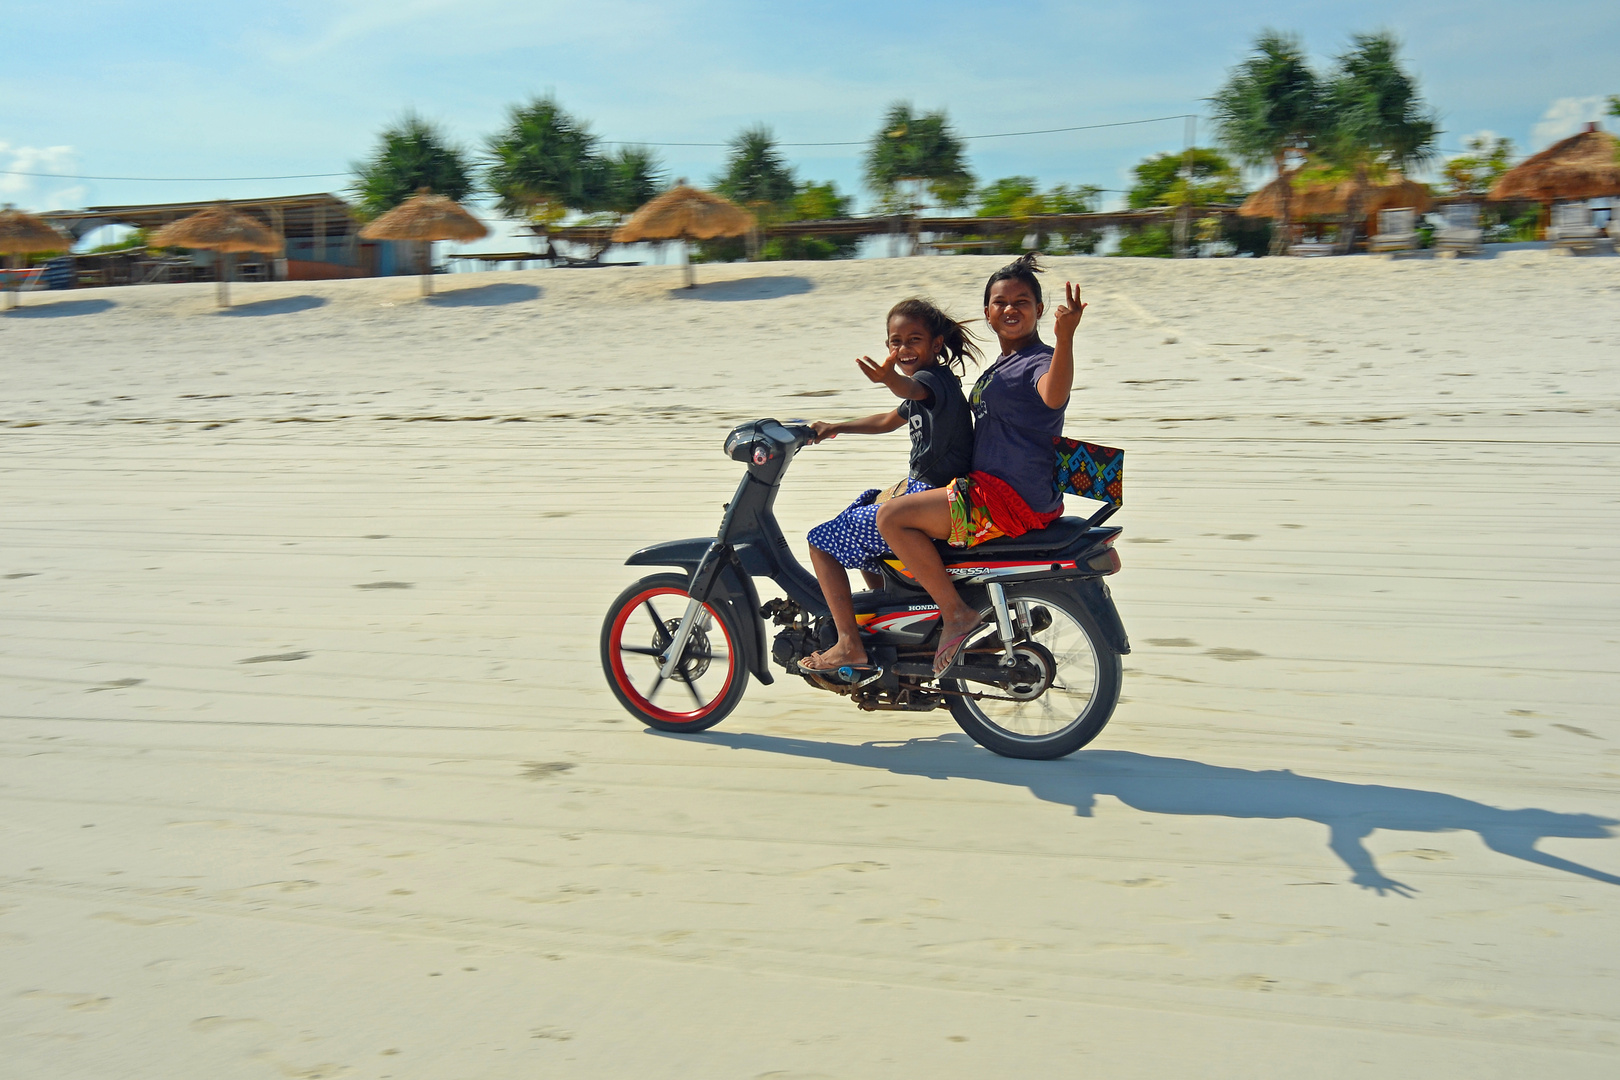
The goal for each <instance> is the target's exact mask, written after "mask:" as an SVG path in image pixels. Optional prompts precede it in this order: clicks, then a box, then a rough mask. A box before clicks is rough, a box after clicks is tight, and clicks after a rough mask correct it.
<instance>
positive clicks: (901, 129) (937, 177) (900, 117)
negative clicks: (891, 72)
mask: <svg viewBox="0 0 1620 1080" xmlns="http://www.w3.org/2000/svg"><path fill="white" fill-rule="evenodd" d="M865 179H866V184H867V186H868V187H870V188H871V189H872V190H873V191H876V192H877V193H878V194H879V195H880V196H882V198H883V200H884V201H885V202H886V203H888V204H889V205H891V206H894V205H895V203H896V202H897V200H898V190H899V187H900V185H901V184H904V183H908V182H909V183H914V184H916V185H917V190H916V191H915V192H913V193H912V198H911V199H909V200H907V205H908V208H909V209H911V210H913V211H915V210H918V209H921V206H920V205H919V203H920V201H921V200H920V196H921V194H922V192H923V191H927V192H928V194H930V195H932V196H933V197H934V199H935V200H937V201H938V202H939V203H941V204H943V205H945V206H960V205H961V204H962V203H964V202H966V201H967V200H968V198H969V197H970V196H971V195H972V193H973V173H972V171H970V170H969V169H968V167H967V164H966V162H965V161H964V160H963V148H962V142H961V140H960V139H958V138H957V137H956V135H955V134H954V133H953V132H952V131H951V128H950V121H949V119H947V118H946V116H945V113H944V112H932V113H923V114H921V115H918V114H914V113H913V112H912V111H911V105H910V103H908V102H904V101H899V102H895V103H894V104H893V105H891V106H889V111H888V112H887V113H886V114H885V115H884V117H883V124H882V126H881V127H879V128H878V130H877V133H876V134H875V135H873V136H872V141H871V142H870V143H869V144H868V146H867V150H866V161H865Z"/></svg>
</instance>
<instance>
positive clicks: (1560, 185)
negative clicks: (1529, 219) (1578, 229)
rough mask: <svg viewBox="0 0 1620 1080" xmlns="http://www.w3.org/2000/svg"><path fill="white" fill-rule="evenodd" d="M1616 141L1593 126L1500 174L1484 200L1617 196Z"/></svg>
mask: <svg viewBox="0 0 1620 1080" xmlns="http://www.w3.org/2000/svg"><path fill="white" fill-rule="evenodd" d="M1617 152H1620V139H1616V138H1615V137H1614V136H1613V135H1610V134H1609V133H1608V132H1607V131H1603V130H1602V129H1600V128H1599V127H1598V126H1597V125H1596V124H1587V125H1586V130H1585V131H1582V132H1580V133H1579V134H1576V135H1571V136H1570V137H1569V138H1567V139H1564V140H1562V141H1560V142H1555V143H1553V144H1552V145H1551V146H1549V147H1547V149H1545V150H1543V151H1541V153H1539V154H1532V155H1531V156H1529V157H1527V158H1525V159H1524V160H1523V161H1521V162H1519V163H1518V164H1517V165H1515V166H1513V168H1511V169H1509V170H1508V171H1507V172H1505V173H1503V174H1502V176H1501V178H1500V179H1499V180H1497V181H1496V183H1495V184H1493V185H1492V186H1491V190H1490V192H1489V193H1488V194H1487V195H1486V196H1485V197H1486V198H1487V199H1489V200H1491V201H1492V202H1509V201H1523V202H1539V203H1552V202H1561V201H1564V200H1567V199H1601V198H1604V197H1606V196H1610V195H1620V159H1617V158H1616V156H1615V155H1616V153H1617Z"/></svg>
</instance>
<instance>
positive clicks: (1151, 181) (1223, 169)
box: [1126, 147, 1243, 210]
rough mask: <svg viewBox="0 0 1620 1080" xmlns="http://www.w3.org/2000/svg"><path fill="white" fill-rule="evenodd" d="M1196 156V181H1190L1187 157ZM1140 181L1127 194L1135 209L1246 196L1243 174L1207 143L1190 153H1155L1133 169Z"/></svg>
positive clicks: (1194, 170)
mask: <svg viewBox="0 0 1620 1080" xmlns="http://www.w3.org/2000/svg"><path fill="white" fill-rule="evenodd" d="M1189 157H1191V159H1192V183H1191V184H1189V183H1188V182H1187V159H1188V158H1189ZM1133 171H1134V173H1135V175H1136V183H1135V184H1133V185H1131V190H1130V192H1129V194H1128V195H1127V196H1126V204H1127V205H1128V206H1130V208H1131V209H1133V210H1141V209H1144V208H1145V207H1149V206H1181V205H1183V204H1186V203H1191V204H1192V205H1193V206H1209V205H1211V204H1215V203H1229V202H1236V201H1238V200H1239V199H1241V198H1242V197H1243V177H1242V176H1241V175H1239V173H1238V170H1237V169H1236V167H1234V166H1233V164H1232V162H1231V161H1229V160H1228V159H1227V157H1226V155H1224V154H1222V153H1221V152H1220V151H1218V150H1211V149H1208V148H1206V147H1194V148H1193V150H1192V152H1191V153H1190V154H1188V153H1185V152H1183V153H1180V154H1154V155H1153V156H1152V157H1150V158H1148V159H1146V160H1145V161H1142V162H1140V163H1139V164H1138V165H1137V166H1136V168H1135V169H1134V170H1133Z"/></svg>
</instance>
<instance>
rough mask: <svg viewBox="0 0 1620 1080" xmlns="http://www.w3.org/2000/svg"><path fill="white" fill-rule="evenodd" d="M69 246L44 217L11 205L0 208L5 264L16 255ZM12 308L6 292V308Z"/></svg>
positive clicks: (1, 249)
mask: <svg viewBox="0 0 1620 1080" xmlns="http://www.w3.org/2000/svg"><path fill="white" fill-rule="evenodd" d="M72 246H73V241H72V239H71V238H69V237H68V235H67V234H66V233H63V232H61V231H59V230H58V229H57V228H56V226H54V225H52V224H51V223H50V222H48V221H46V220H44V219H43V218H37V217H35V216H34V215H33V214H26V213H24V212H23V211H21V210H17V209H14V208H13V207H12V205H11V204H10V203H7V204H6V205H5V207H4V208H3V209H0V255H4V256H5V257H6V258H5V262H6V263H8V264H9V263H12V262H14V261H15V256H18V255H32V254H34V253H35V252H38V251H66V250H67V249H68V248H70V247H72ZM11 305H12V299H11V293H10V292H9V291H7V293H6V307H7V308H9V307H11Z"/></svg>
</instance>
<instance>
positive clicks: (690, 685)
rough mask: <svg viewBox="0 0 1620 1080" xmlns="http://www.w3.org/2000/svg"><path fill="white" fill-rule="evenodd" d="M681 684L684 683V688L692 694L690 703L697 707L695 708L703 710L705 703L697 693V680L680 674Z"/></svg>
mask: <svg viewBox="0 0 1620 1080" xmlns="http://www.w3.org/2000/svg"><path fill="white" fill-rule="evenodd" d="M681 682H683V683H685V684H686V688H687V689H688V690H690V691H691V692H692V702H693V704H695V705H697V707H698V708H700V709H701V708H703V706H704V705H705V704H707V702H705V701H704V700H703V695H702V694H700V693H698V688H697V680H695V679H693V678H692V677H691V676H689V675H687V674H686V673H684V672H682V674H681Z"/></svg>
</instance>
